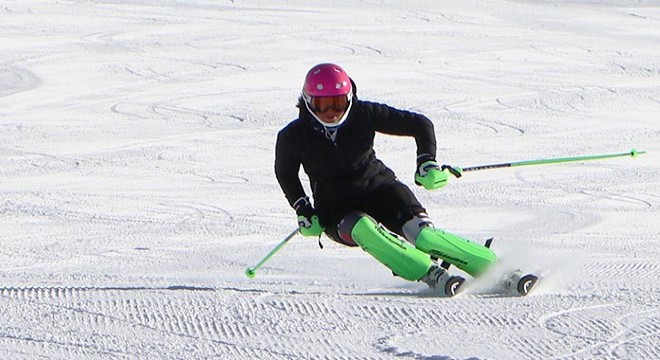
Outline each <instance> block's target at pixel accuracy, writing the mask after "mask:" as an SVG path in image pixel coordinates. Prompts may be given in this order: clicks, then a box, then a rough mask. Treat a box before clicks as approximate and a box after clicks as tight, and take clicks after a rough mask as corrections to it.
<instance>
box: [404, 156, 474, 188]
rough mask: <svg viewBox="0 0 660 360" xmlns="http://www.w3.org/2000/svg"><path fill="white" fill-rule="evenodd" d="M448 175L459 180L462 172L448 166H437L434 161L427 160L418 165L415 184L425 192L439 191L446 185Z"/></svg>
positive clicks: (459, 169)
mask: <svg viewBox="0 0 660 360" xmlns="http://www.w3.org/2000/svg"><path fill="white" fill-rule="evenodd" d="M449 174H452V175H454V176H455V177H457V178H459V177H461V176H462V174H463V171H462V170H461V168H458V167H452V166H449V165H442V167H440V165H438V163H437V162H436V161H435V160H428V161H425V162H423V163H421V164H420V165H419V167H418V168H417V171H416V172H415V184H417V185H420V186H423V187H424V188H425V189H426V190H435V189H440V188H441V187H443V186H445V185H447V181H449Z"/></svg>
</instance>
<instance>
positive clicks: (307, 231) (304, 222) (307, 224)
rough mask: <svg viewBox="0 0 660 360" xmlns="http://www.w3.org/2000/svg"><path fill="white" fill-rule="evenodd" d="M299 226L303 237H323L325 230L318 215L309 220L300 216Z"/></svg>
mask: <svg viewBox="0 0 660 360" xmlns="http://www.w3.org/2000/svg"><path fill="white" fill-rule="evenodd" d="M298 226H299V227H300V233H301V234H302V235H303V236H315V237H316V236H321V234H323V231H325V228H324V227H323V225H321V222H320V221H319V217H318V215H312V217H311V218H307V217H305V216H304V215H300V216H298Z"/></svg>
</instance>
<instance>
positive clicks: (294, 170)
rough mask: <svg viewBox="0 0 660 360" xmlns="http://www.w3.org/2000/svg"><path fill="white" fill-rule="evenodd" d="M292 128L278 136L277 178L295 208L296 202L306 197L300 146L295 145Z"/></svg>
mask: <svg viewBox="0 0 660 360" xmlns="http://www.w3.org/2000/svg"><path fill="white" fill-rule="evenodd" d="M289 130H291V129H290V128H284V129H283V130H281V131H280V132H279V133H278V134H277V143H276V144H275V177H276V178H277V182H278V183H279V184H280V187H281V188H282V191H283V192H284V196H285V197H286V199H287V201H289V205H291V207H293V204H294V203H295V202H296V200H298V199H300V198H301V197H305V196H306V195H305V190H304V189H303V186H302V183H301V182H300V178H299V177H298V172H299V171H300V164H301V163H302V160H301V156H300V151H299V146H297V144H295V141H294V140H295V138H294V136H293V135H294V134H292V133H291V131H289Z"/></svg>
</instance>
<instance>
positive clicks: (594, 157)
mask: <svg viewBox="0 0 660 360" xmlns="http://www.w3.org/2000/svg"><path fill="white" fill-rule="evenodd" d="M642 154H646V151H637V150H635V149H631V150H630V151H629V152H625V153H619V154H602V155H586V156H574V157H564V158H554V159H540V160H525V161H518V162H510V163H502V164H490V165H479V166H471V167H466V168H463V172H468V171H478V170H490V169H498V168H505V167H515V166H527V165H542V164H556V163H564V162H572V161H586V160H599V159H609V158H614V157H622V156H630V157H636V156H638V155H642Z"/></svg>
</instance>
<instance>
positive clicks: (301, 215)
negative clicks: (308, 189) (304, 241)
mask: <svg viewBox="0 0 660 360" xmlns="http://www.w3.org/2000/svg"><path fill="white" fill-rule="evenodd" d="M293 207H294V208H295V209H296V214H297V215H298V227H299V228H300V233H301V234H302V235H303V236H321V234H323V231H325V228H324V227H323V225H321V221H320V220H319V216H318V215H317V214H316V209H314V207H313V206H312V204H311V203H310V202H309V198H307V197H306V196H305V197H301V198H300V199H298V200H296V202H295V203H294V204H293Z"/></svg>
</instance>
